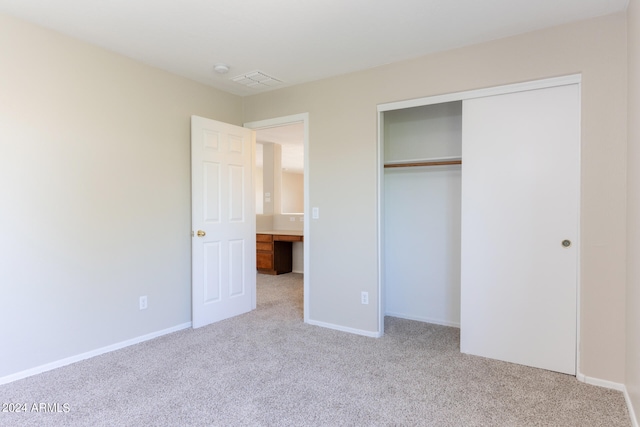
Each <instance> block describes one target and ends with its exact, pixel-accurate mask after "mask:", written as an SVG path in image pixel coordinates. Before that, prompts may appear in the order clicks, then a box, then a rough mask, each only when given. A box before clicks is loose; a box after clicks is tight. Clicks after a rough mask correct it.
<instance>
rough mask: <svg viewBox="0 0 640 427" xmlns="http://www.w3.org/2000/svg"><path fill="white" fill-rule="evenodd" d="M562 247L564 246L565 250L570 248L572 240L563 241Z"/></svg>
mask: <svg viewBox="0 0 640 427" xmlns="http://www.w3.org/2000/svg"><path fill="white" fill-rule="evenodd" d="M562 246H564V247H565V248H568V247H569V246H571V240H563V241H562Z"/></svg>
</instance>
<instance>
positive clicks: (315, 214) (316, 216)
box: [311, 208, 320, 219]
mask: <svg viewBox="0 0 640 427" xmlns="http://www.w3.org/2000/svg"><path fill="white" fill-rule="evenodd" d="M311 218H313V219H319V218H320V208H311Z"/></svg>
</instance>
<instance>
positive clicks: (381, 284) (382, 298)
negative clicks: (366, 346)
mask: <svg viewBox="0 0 640 427" xmlns="http://www.w3.org/2000/svg"><path fill="white" fill-rule="evenodd" d="M376 161H377V162H378V177H377V178H378V179H377V184H378V188H377V191H376V197H377V199H378V209H377V211H376V214H377V218H376V223H377V226H378V227H377V232H378V239H377V240H378V248H377V249H378V251H377V252H378V335H379V336H382V335H383V334H384V314H385V307H386V296H387V295H386V288H385V281H384V276H385V268H384V266H385V263H384V245H385V243H384V114H383V113H382V112H378V150H377V159H376Z"/></svg>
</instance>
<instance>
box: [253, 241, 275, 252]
mask: <svg viewBox="0 0 640 427" xmlns="http://www.w3.org/2000/svg"><path fill="white" fill-rule="evenodd" d="M256 250H257V251H260V252H273V243H266V242H256Z"/></svg>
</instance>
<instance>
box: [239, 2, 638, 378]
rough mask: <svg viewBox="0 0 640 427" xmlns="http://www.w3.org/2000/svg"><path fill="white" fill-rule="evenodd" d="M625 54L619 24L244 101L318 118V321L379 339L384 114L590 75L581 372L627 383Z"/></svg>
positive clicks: (271, 112)
mask: <svg viewBox="0 0 640 427" xmlns="http://www.w3.org/2000/svg"><path fill="white" fill-rule="evenodd" d="M626 54H627V52H626V16H625V14H616V15H612V16H606V17H602V18H598V19H594V20H590V21H585V22H581V23H576V24H570V25H564V26H561V27H557V28H552V29H547V30H543V31H538V32H534V33H530V34H525V35H521V36H517V37H512V38H508V39H503V40H498V41H494V42H490V43H485V44H480V45H476V46H471V47H466V48H461V49H457V50H453V51H448V52H443V53H438V54H434V55H429V56H426V57H422V58H418V59H415V60H412V61H406V62H402V63H396V64H391V65H388V66H384V67H379V68H375V69H371V70H367V71H363V72H359V73H354V74H348V75H344V76H340V77H336V78H332V79H326V80H322V81H318V82H314V83H310V84H306V85H300V86H296V87H292V88H285V89H282V90H278V91H274V92H269V93H265V94H260V95H255V96H252V97H248V98H245V102H244V108H245V116H244V120H245V121H255V120H262V119H268V118H273V117H279V116H285V115H289V114H296V113H302V112H308V113H309V126H310V127H309V133H310V137H309V138H310V146H309V153H308V156H309V181H310V192H309V197H310V204H311V206H312V207H313V206H317V207H320V219H318V220H312V219H309V221H311V223H310V236H309V238H310V244H311V247H310V249H311V250H310V257H311V258H310V265H309V266H308V267H310V273H311V274H310V291H309V292H310V298H311V306H310V312H309V316H310V318H311V319H312V320H315V321H317V322H326V323H329V324H335V325H340V326H344V327H349V328H355V329H359V330H362V331H370V332H373V331H376V330H377V325H378V321H377V309H376V306H377V267H376V263H377V253H376V239H377V238H376V230H377V228H376V227H377V217H376V209H377V202H376V180H377V160H376V155H377V154H376V141H377V124H376V119H377V115H376V105H377V104H380V103H385V102H390V101H397V100H406V99H411V98H417V97H424V96H430V95H436V94H444V93H449V92H456V91H462V90H469V89H477V88H483V87H490V86H496V85H503V84H507V83H514V82H521V81H528V80H534V79H540V78H547V77H554V76H560V75H567V74H574V73H582V78H583V80H582V81H583V85H582V88H583V91H582V119H583V122H582V162H581V164H582V201H581V221H582V225H581V253H582V255H581V284H580V289H581V306H580V310H581V328H582V330H581V336H580V340H581V345H580V351H581V372H582V373H583V374H585V375H587V376H591V377H595V378H599V379H604V380H609V381H614V382H618V383H622V382H623V381H624V376H625V368H624V365H625V332H624V331H625V281H626V280H625V277H626V271H625V270H626V266H625V254H626V245H625V241H626V226H625V224H626V158H625V156H626V114H627V110H626V73H627V68H626V67H627V65H626ZM361 291H368V292H369V295H370V304H369V305H362V304H360V292H361Z"/></svg>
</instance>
